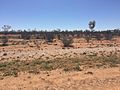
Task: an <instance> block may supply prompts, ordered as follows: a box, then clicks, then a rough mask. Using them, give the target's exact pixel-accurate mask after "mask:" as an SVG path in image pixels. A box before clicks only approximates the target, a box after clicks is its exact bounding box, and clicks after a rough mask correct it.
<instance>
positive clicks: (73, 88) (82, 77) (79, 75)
mask: <svg viewBox="0 0 120 90" xmlns="http://www.w3.org/2000/svg"><path fill="white" fill-rule="evenodd" d="M111 55H117V56H118V57H119V56H120V47H96V48H61V47H59V46H55V45H54V46H53V45H43V46H41V47H40V48H37V47H28V46H27V45H13V46H7V47H0V71H2V70H6V71H7V69H9V68H11V66H10V65H12V64H13V66H14V65H16V64H14V63H12V64H11V63H10V65H9V67H7V64H6V63H5V64H3V63H4V62H12V61H14V60H19V62H20V61H32V60H47V61H52V60H53V59H54V60H53V62H52V63H53V64H54V61H55V60H58V59H59V60H62V61H61V62H62V63H63V60H64V58H81V59H82V57H84V56H88V57H89V58H90V60H93V59H99V58H96V57H99V56H100V57H101V56H102V57H104V56H107V57H110V56H111ZM91 58H93V59H91ZM111 58H112V57H111ZM113 59H117V58H116V57H115V58H113ZM83 60H84V59H83ZM100 60H101V59H100ZM19 62H18V63H19ZM77 62H80V63H82V62H83V64H82V65H83V66H84V64H86V65H93V64H91V62H92V63H94V62H93V61H90V62H89V63H86V62H84V61H81V60H80V61H79V60H78V61H77ZM103 62H104V63H105V65H106V61H105V60H104V61H103ZM103 62H101V61H96V62H95V65H98V63H99V64H101V63H102V64H103ZM107 62H108V63H109V64H110V67H109V65H108V67H101V68H95V67H88V68H87V69H84V67H82V66H80V68H81V69H82V70H78V69H79V67H77V70H78V71H76V70H70V71H69V70H66V69H65V70H63V69H64V68H63V66H59V63H60V62H59V63H57V64H56V62H55V64H56V65H58V67H59V68H56V67H55V69H53V68H52V69H53V70H41V67H39V66H37V68H38V67H39V68H40V71H39V73H37V74H33V73H27V72H22V71H20V72H19V74H18V75H17V76H12V75H10V76H9V75H8V76H7V75H6V76H4V77H0V90H120V65H118V64H120V63H119V62H120V60H119V59H118V60H117V61H115V62H113V61H107ZM65 63H66V62H65ZM65 63H63V65H65ZM72 63H73V62H72ZM96 63H97V64H96ZM113 63H114V64H113ZM28 64H29V63H28ZM68 64H70V65H71V66H72V65H73V64H71V61H68ZM35 65H36V64H35ZM37 65H38V63H37ZM40 65H41V64H40ZM111 65H112V66H111ZM116 65H117V66H116ZM65 66H66V67H68V68H69V67H70V66H69V65H65ZM73 66H74V65H73ZM114 66H115V67H114ZM15 67H16V66H15ZM31 67H32V66H31ZM6 68H7V69H6ZM12 68H13V67H12ZM18 68H21V67H19V66H18ZM34 68H36V67H35V66H34ZM47 68H48V67H47ZM10 70H12V69H10ZM19 70H23V69H19ZM0 75H1V73H0Z"/></svg>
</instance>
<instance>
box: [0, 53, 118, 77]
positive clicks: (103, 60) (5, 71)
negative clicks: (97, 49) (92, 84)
mask: <svg viewBox="0 0 120 90" xmlns="http://www.w3.org/2000/svg"><path fill="white" fill-rule="evenodd" d="M119 64H120V58H119V57H118V56H117V55H115V54H113V55H111V56H109V57H108V56H96V55H93V56H84V57H81V58H59V59H53V60H47V61H46V60H33V61H19V60H13V61H10V62H1V63H0V77H3V76H4V77H5V76H14V77H17V76H18V73H19V72H28V73H33V74H39V72H40V71H51V70H55V69H63V71H81V70H82V69H81V66H82V67H83V68H84V67H87V68H101V67H117V66H118V65H119Z"/></svg>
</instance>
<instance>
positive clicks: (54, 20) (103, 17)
mask: <svg viewBox="0 0 120 90" xmlns="http://www.w3.org/2000/svg"><path fill="white" fill-rule="evenodd" d="M90 20H96V22H97V24H96V30H100V29H114V28H120V0H0V27H2V26H3V25H4V24H5V25H6V24H7V25H11V26H12V27H13V29H29V28H30V29H34V28H37V29H47V30H52V29H57V28H61V29H70V30H72V29H87V28H88V22H89V21H90Z"/></svg>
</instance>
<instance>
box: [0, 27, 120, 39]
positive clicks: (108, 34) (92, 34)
mask: <svg viewBox="0 0 120 90" xmlns="http://www.w3.org/2000/svg"><path fill="white" fill-rule="evenodd" d="M0 34H1V35H8V34H9V35H20V36H21V37H19V38H20V39H27V40H29V39H32V38H34V39H46V40H47V41H52V40H53V39H54V38H58V39H61V38H63V37H73V38H85V39H86V40H87V41H88V40H89V39H91V38H96V39H97V40H101V39H105V40H111V39H112V38H113V37H118V36H120V29H114V30H106V31H103V30H102V31H90V30H85V31H83V30H74V31H69V30H66V31H61V30H60V29H59V30H53V31H42V30H41V31H38V30H33V31H29V30H24V31H22V30H18V31H14V30H11V31H0Z"/></svg>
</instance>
